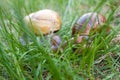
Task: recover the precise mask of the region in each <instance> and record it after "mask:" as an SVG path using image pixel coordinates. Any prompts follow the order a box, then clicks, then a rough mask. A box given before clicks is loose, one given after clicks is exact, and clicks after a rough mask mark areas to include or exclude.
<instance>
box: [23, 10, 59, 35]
mask: <svg viewBox="0 0 120 80" xmlns="http://www.w3.org/2000/svg"><path fill="white" fill-rule="evenodd" d="M24 20H25V22H26V23H27V24H28V25H29V27H30V29H31V30H32V31H33V32H34V33H35V34H36V35H40V33H42V34H49V33H51V32H54V31H58V30H59V29H60V28H61V19H60V16H59V14H58V13H57V12H55V11H52V10H49V9H45V10H40V11H37V12H34V13H31V14H29V15H27V16H25V18H24Z"/></svg>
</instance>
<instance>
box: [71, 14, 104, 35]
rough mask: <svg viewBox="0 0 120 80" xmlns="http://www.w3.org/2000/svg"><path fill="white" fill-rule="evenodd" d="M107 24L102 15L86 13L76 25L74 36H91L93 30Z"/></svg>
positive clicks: (73, 29)
mask: <svg viewBox="0 0 120 80" xmlns="http://www.w3.org/2000/svg"><path fill="white" fill-rule="evenodd" d="M105 22H106V19H105V17H104V16H102V15H101V14H97V13H86V14H84V15H83V16H81V17H80V18H79V19H78V20H77V21H76V22H75V24H74V26H73V28H72V36H74V35H75V34H79V35H89V32H90V29H91V28H96V27H97V26H98V25H101V24H103V23H105Z"/></svg>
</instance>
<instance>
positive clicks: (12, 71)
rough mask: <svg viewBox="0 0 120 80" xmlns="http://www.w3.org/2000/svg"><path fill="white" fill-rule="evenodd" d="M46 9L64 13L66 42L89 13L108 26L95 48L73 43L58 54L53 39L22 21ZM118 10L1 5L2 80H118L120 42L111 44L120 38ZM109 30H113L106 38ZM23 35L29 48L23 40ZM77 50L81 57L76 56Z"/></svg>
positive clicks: (114, 5)
mask: <svg viewBox="0 0 120 80" xmlns="http://www.w3.org/2000/svg"><path fill="white" fill-rule="evenodd" d="M46 8H48V9H52V10H54V11H56V12H58V13H59V14H60V16H61V19H62V29H61V30H60V31H59V32H58V33H57V34H59V35H60V36H61V38H62V41H63V42H65V41H67V40H68V39H69V38H70V37H71V31H72V26H73V24H74V23H75V21H76V20H77V18H79V17H80V16H82V15H83V14H84V13H87V12H97V13H101V14H103V15H104V16H105V17H106V18H107V22H106V23H105V25H103V29H102V30H101V31H100V33H96V35H94V39H93V41H92V43H88V41H84V42H83V43H82V44H79V45H74V44H73V43H72V42H68V45H67V47H66V48H65V50H63V51H62V52H60V53H57V52H56V53H55V52H53V51H52V50H51V48H50V37H49V38H48V40H46V39H45V38H44V36H42V37H41V36H36V35H34V34H33V33H32V32H31V31H30V30H29V29H28V27H27V25H26V24H25V23H24V21H23V17H24V16H25V15H27V14H29V13H31V12H35V11H38V10H41V9H46ZM119 11H120V6H119V0H85V1H83V0H29V1H28V0H0V80H86V79H90V80H95V79H96V80H97V79H98V80H101V79H102V80H119V79H120V49H119V48H120V43H119V42H118V43H116V44H110V42H111V40H112V39H113V38H114V37H115V36H116V35H118V34H120V21H119V18H120V17H119V16H118V15H119ZM116 16H118V17H116ZM108 25H110V26H111V28H112V29H111V32H110V33H109V34H108V35H107V36H106V35H105V34H106V32H105V29H104V27H107V26H108ZM23 33H25V35H26V36H25V37H26V39H25V42H26V44H25V45H22V44H21V42H20V41H19V39H20V37H21V36H22V34H23ZM91 34H92V33H91ZM90 37H93V36H90ZM40 40H43V41H44V42H43V43H40ZM84 44H87V46H86V48H84V47H83V46H84ZM73 47H77V50H80V49H82V52H81V53H78V52H77V51H76V52H73V51H72V48H73Z"/></svg>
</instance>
